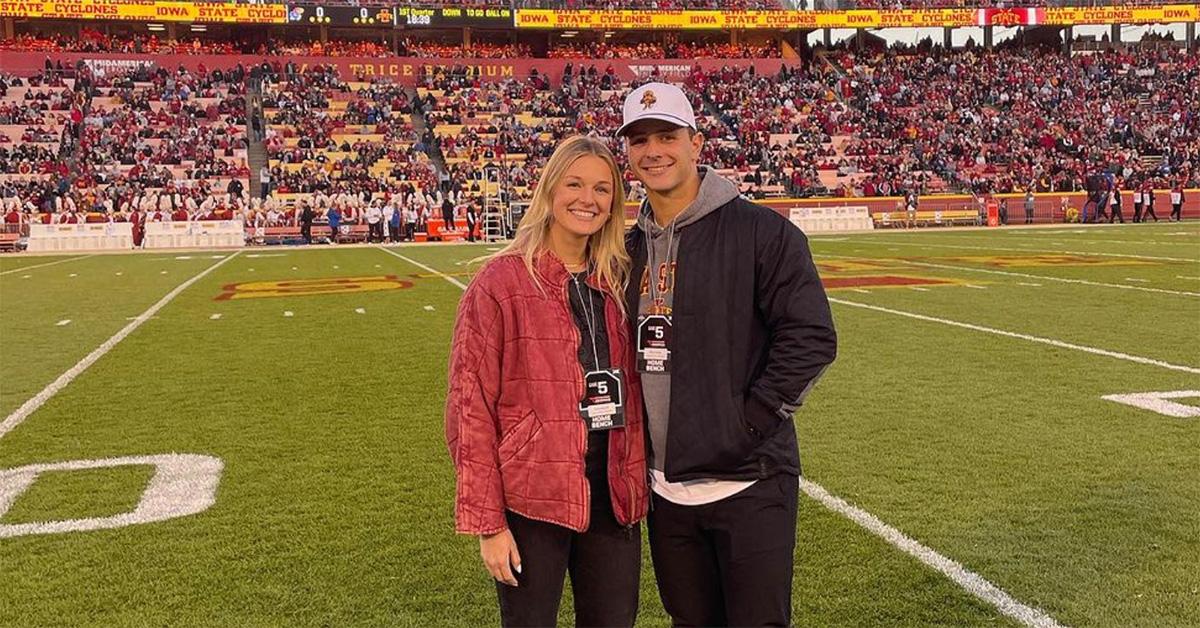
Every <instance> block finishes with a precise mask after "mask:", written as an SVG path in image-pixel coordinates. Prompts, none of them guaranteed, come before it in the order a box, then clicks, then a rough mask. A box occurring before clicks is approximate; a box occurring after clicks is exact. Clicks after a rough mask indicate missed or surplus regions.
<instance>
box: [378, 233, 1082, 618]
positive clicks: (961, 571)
mask: <svg viewBox="0 0 1200 628" xmlns="http://www.w3.org/2000/svg"><path fill="white" fill-rule="evenodd" d="M380 250H381V251H384V252H385V253H389V254H391V255H394V256H396V257H398V258H400V259H402V260H404V261H406V262H408V263H410V264H413V265H414V266H417V267H419V268H422V269H424V270H427V271H429V272H431V273H433V274H435V275H437V276H439V277H441V278H442V279H445V280H446V281H448V282H450V283H452V284H454V285H456V286H458V287H459V288H462V289H463V290H466V289H467V287H466V286H465V285H464V284H463V283H462V282H460V281H458V280H457V279H455V278H453V277H451V276H449V275H447V274H445V273H443V272H441V271H440V270H437V269H436V268H430V267H429V266H426V265H425V264H422V263H420V262H416V261H413V260H411V259H408V258H407V257H404V256H403V255H399V254H397V253H395V252H392V251H389V250H387V249H385V248H383V247H380ZM830 301H837V299H830ZM428 307H429V306H426V308H428ZM800 488H801V490H803V491H804V494H805V495H808V496H809V497H811V498H812V499H815V500H816V501H818V502H820V503H821V504H822V505H824V506H825V507H826V508H828V509H830V510H832V511H834V512H837V513H839V514H841V515H843V516H845V517H846V518H848V519H850V520H851V521H853V522H855V523H857V524H858V525H859V526H862V527H863V528H864V529H866V530H867V531H868V532H870V533H872V534H874V535H876V536H879V537H880V538H882V539H884V540H885V541H887V542H888V543H890V544H891V545H892V546H894V547H896V548H897V549H899V550H900V551H902V552H905V553H906V554H909V555H910V556H913V557H914V558H916V559H917V560H920V561H921V562H922V563H925V564H926V565H928V566H929V567H932V568H933V569H935V570H937V571H938V572H940V573H942V574H944V575H945V576H946V577H948V578H950V579H951V580H952V581H954V582H955V584H958V585H959V586H960V587H962V588H963V589H965V590H966V591H967V592H968V593H971V594H972V595H974V596H976V597H978V598H979V599H981V600H983V601H985V602H987V603H989V604H991V605H992V606H995V607H996V609H997V610H999V611H1000V612H1001V613H1003V614H1005V615H1007V616H1008V617H1011V618H1013V619H1015V620H1017V621H1019V622H1021V623H1022V624H1024V625H1026V626H1036V627H1039V628H1056V627H1058V626H1059V624H1058V622H1056V621H1054V618H1052V617H1050V616H1049V615H1048V614H1046V612H1045V611H1043V610H1040V609H1037V608H1033V607H1030V606H1026V605H1024V604H1022V603H1020V602H1018V601H1017V600H1015V599H1013V598H1012V596H1010V595H1008V594H1007V593H1005V592H1004V591H1003V590H1001V589H1000V588H999V587H997V586H996V585H994V584H992V583H990V582H988V581H987V580H985V579H984V578H983V577H982V576H980V575H979V574H976V573H974V572H972V571H969V570H967V569H966V568H965V567H963V566H962V565H960V564H959V563H957V562H955V561H953V560H950V559H949V558H946V557H945V556H943V555H941V554H939V553H938V552H936V551H934V550H933V549H930V548H928V547H926V546H924V545H922V544H920V543H918V542H917V541H915V540H913V539H911V538H909V537H908V536H905V534H904V533H903V532H901V531H900V530H897V529H896V528H893V527H892V526H889V525H888V524H886V523H884V522H883V521H880V520H879V518H878V517H876V516H875V515H872V514H871V513H869V512H867V511H865V510H862V509H861V508H856V507H854V506H851V505H850V504H848V503H846V501H845V500H843V499H842V498H840V497H837V496H835V495H833V494H831V493H830V492H829V491H827V490H825V488H824V487H822V486H821V485H820V484H817V483H816V482H813V481H811V480H806V479H801V480H800Z"/></svg>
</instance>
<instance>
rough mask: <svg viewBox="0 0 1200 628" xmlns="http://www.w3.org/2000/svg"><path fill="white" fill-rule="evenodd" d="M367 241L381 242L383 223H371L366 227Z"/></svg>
mask: <svg viewBox="0 0 1200 628" xmlns="http://www.w3.org/2000/svg"><path fill="white" fill-rule="evenodd" d="M367 241H368V242H383V223H382V222H373V223H370V224H369V225H367Z"/></svg>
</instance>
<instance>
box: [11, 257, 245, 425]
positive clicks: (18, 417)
mask: <svg viewBox="0 0 1200 628" xmlns="http://www.w3.org/2000/svg"><path fill="white" fill-rule="evenodd" d="M240 252H241V251H238V252H237V253H234V254H233V255H230V256H228V257H226V258H224V259H222V260H221V261H219V262H217V263H216V264H213V265H212V266H209V267H208V268H206V269H204V270H202V271H200V274H198V275H196V276H195V277H192V278H191V279H188V280H187V281H185V282H183V283H181V284H179V285H178V286H176V287H175V289H174V290H172V291H170V292H168V293H167V294H166V296H164V297H163V298H161V299H159V300H158V302H156V303H155V304H154V305H151V306H150V307H149V308H147V309H146V311H145V312H142V313H141V315H140V316H138V317H137V318H136V319H134V320H133V321H132V322H130V323H129V324H127V325H125V326H124V327H122V328H121V330H120V331H118V332H117V333H115V334H113V335H112V337H111V338H109V339H108V340H105V341H104V342H102V343H100V346H99V347H96V348H95V349H93V350H92V352H91V353H89V354H87V355H86V356H84V358H83V359H82V360H80V361H79V362H77V363H76V364H75V366H72V367H71V368H69V369H67V371H66V372H65V373H63V374H62V375H59V376H58V378H57V379H55V380H54V381H53V382H50V383H49V384H47V385H46V387H45V388H43V389H42V391H41V392H39V393H38V394H36V395H34V396H33V398H31V399H30V400H28V401H26V402H25V403H23V404H21V407H20V408H17V409H16V410H13V412H12V414H9V415H8V417H7V418H5V419H4V421H3V422H0V438H4V435H5V434H7V433H9V432H11V431H13V430H14V429H16V427H17V426H18V425H20V424H21V423H23V422H24V421H25V419H27V418H29V415H31V414H33V412H34V411H35V410H37V409H38V408H40V407H42V405H44V404H45V403H46V402H47V401H49V400H50V398H51V397H53V396H54V395H56V394H58V391H60V390H62V389H63V388H66V387H67V384H70V383H71V382H72V381H74V380H75V378H76V377H79V376H80V375H81V374H82V373H83V372H84V371H86V370H87V369H88V367H90V366H91V365H93V364H95V363H96V360H99V359H100V358H102V357H104V354H106V353H108V352H109V351H111V350H112V348H113V347H115V346H117V343H119V342H121V341H122V340H124V339H125V338H126V337H127V336H129V334H132V333H133V332H134V330H136V329H137V328H138V327H141V326H142V323H145V322H146V321H148V320H150V317H152V316H154V315H155V314H157V313H158V311H159V310H161V309H162V308H163V307H165V306H166V305H167V304H168V303H170V302H171V301H173V300H174V299H175V297H177V296H179V293H181V292H183V291H184V290H187V289H188V287H190V286H191V285H192V284H194V283H196V282H197V281H200V280H201V279H203V278H204V276H205V275H207V274H209V273H211V272H212V271H214V270H216V269H217V268H219V267H220V266H221V264H224V263H225V262H228V261H229V260H231V259H233V258H235V257H237V255H238V253H240Z"/></svg>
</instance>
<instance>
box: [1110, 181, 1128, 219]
mask: <svg viewBox="0 0 1200 628" xmlns="http://www.w3.org/2000/svg"><path fill="white" fill-rule="evenodd" d="M1114 220H1119V221H1121V224H1125V216H1124V214H1122V213H1121V184H1120V182H1114V183H1113V191H1112V212H1110V213H1109V215H1108V222H1109V224H1112V221H1114Z"/></svg>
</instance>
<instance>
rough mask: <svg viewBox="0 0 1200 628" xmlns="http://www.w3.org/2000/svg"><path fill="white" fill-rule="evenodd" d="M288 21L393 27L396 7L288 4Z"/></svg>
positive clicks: (323, 24) (294, 22)
mask: <svg viewBox="0 0 1200 628" xmlns="http://www.w3.org/2000/svg"><path fill="white" fill-rule="evenodd" d="M288 23H290V24H311V25H313V26H333V27H342V26H383V27H392V26H394V25H395V24H396V7H350V6H346V5H341V6H337V5H323V4H293V5H290V6H288Z"/></svg>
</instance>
